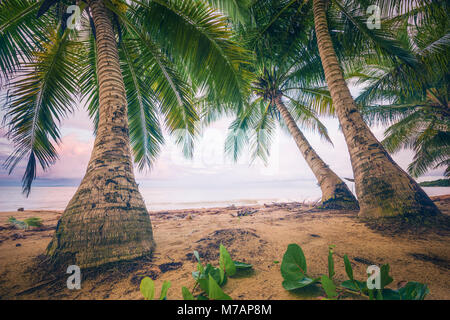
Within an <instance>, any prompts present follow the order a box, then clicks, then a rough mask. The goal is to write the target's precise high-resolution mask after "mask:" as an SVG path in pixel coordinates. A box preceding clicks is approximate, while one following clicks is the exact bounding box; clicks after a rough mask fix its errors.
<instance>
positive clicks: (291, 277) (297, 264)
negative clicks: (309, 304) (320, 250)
mask: <svg viewBox="0 0 450 320" xmlns="http://www.w3.org/2000/svg"><path fill="white" fill-rule="evenodd" d="M281 275H282V276H283V278H284V280H287V281H289V282H290V281H298V280H302V279H303V278H305V276H306V259H305V255H304V254H303V251H302V249H301V248H300V246H298V245H297V244H295V243H291V244H290V245H288V248H287V250H286V252H285V253H284V256H283V261H282V262H281Z"/></svg>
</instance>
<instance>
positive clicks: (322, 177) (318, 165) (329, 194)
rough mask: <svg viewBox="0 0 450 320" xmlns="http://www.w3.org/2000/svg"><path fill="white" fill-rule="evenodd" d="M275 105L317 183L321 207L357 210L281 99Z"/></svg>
mask: <svg viewBox="0 0 450 320" xmlns="http://www.w3.org/2000/svg"><path fill="white" fill-rule="evenodd" d="M275 105H276V106H277V109H278V111H279V112H280V114H281V115H282V117H283V119H284V122H285V123H286V125H287V127H288V129H289V132H290V133H291V135H292V137H293V138H294V140H295V143H296V144H297V146H298V148H299V149H300V152H301V153H302V155H303V158H305V160H306V163H307V164H308V165H309V167H310V168H311V170H312V172H313V173H314V175H315V176H316V178H317V181H319V185H320V189H321V190H322V207H323V208H329V209H358V208H359V206H358V201H357V200H356V198H355V196H354V195H353V194H352V193H351V191H350V190H349V189H348V187H347V185H346V184H345V182H344V181H342V180H341V179H340V178H339V177H338V176H337V174H336V173H334V172H333V170H331V169H330V168H329V167H328V165H327V164H326V163H325V162H323V160H322V159H321V158H320V157H319V155H318V154H317V153H316V152H315V151H314V149H313V148H312V147H311V145H310V144H309V142H308V140H306V138H305V136H304V135H303V133H302V132H301V131H300V129H299V128H298V126H297V124H296V123H295V120H294V118H292V115H291V114H290V113H289V111H288V109H287V108H286V106H285V105H284V103H283V102H282V101H281V97H278V98H276V99H275Z"/></svg>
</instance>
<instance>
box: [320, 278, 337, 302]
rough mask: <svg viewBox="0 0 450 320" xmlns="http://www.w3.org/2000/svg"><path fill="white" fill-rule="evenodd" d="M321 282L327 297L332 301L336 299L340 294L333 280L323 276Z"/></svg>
mask: <svg viewBox="0 0 450 320" xmlns="http://www.w3.org/2000/svg"><path fill="white" fill-rule="evenodd" d="M320 282H321V283H322V287H323V289H324V290H325V293H326V294H327V297H328V298H330V299H335V298H336V297H337V295H338V294H337V292H336V286H335V285H334V283H333V280H331V279H330V278H329V277H328V276H326V275H323V276H322V278H321V279H320Z"/></svg>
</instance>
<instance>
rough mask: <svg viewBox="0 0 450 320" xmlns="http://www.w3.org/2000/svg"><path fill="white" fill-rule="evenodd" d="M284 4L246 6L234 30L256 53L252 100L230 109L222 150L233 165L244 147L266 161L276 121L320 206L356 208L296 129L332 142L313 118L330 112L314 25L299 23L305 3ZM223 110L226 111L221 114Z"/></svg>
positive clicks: (306, 22) (335, 176) (325, 165)
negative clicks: (311, 32) (312, 182)
mask: <svg viewBox="0 0 450 320" xmlns="http://www.w3.org/2000/svg"><path fill="white" fill-rule="evenodd" d="M284 2H285V1H278V2H273V1H272V2H270V3H267V2H265V1H256V2H254V3H253V4H252V6H250V7H249V12H250V18H248V19H247V20H245V21H244V22H241V23H237V24H236V25H235V29H236V30H237V32H236V33H237V37H238V38H239V39H240V40H241V41H242V42H243V43H245V44H246V48H247V49H248V50H249V51H252V52H253V53H254V59H253V63H252V64H250V65H248V67H249V68H250V69H251V71H252V74H253V77H254V79H255V80H254V81H253V82H252V83H253V84H252V87H251V90H252V93H253V95H252V96H250V97H249V99H248V100H247V101H248V102H246V104H245V107H244V108H242V107H241V106H240V105H234V106H232V107H231V109H232V110H234V114H236V115H237V117H236V119H235V121H234V122H233V123H232V124H231V126H230V129H231V130H230V134H229V136H228V138H227V140H226V144H225V151H226V153H227V154H230V155H232V156H233V158H234V160H236V159H237V157H238V156H239V154H240V153H241V151H242V149H243V146H245V145H247V144H248V142H251V147H252V149H253V152H252V157H253V159H255V158H256V157H259V158H261V159H262V160H263V161H265V162H266V161H267V158H268V156H269V147H270V142H271V140H272V138H271V137H272V134H273V131H274V128H275V127H276V123H277V122H279V124H280V126H281V128H283V129H286V130H287V132H288V134H290V135H291V136H292V137H293V138H294V140H295V142H296V144H297V146H298V148H299V150H300V152H301V153H302V155H303V157H304V159H305V160H306V162H307V164H308V166H309V167H310V168H311V170H312V171H313V173H314V175H315V176H316V178H317V180H318V183H319V185H320V188H321V190H322V207H323V208H332V209H357V208H358V202H357V200H356V198H355V196H354V195H353V194H352V192H351V191H350V190H349V189H348V187H347V185H346V184H345V183H344V182H343V181H342V180H341V179H340V178H339V177H338V176H337V175H336V173H334V172H333V170H331V169H330V168H329V166H328V165H327V164H326V163H325V162H324V161H323V160H322V159H321V158H320V156H319V155H318V154H317V153H316V151H315V150H314V149H313V148H312V146H311V145H310V144H309V142H308V140H307V139H306V137H305V136H304V134H303V133H302V131H301V130H300V128H299V126H298V125H297V123H300V124H301V125H302V127H304V128H309V129H313V130H316V131H317V132H318V133H319V134H321V136H322V137H323V138H325V139H326V140H327V141H328V142H331V140H330V138H329V137H328V134H327V130H326V128H325V126H324V125H323V124H322V123H321V122H320V120H319V119H318V117H317V113H320V114H322V115H323V114H326V115H330V114H332V113H333V112H334V110H333V108H332V104H331V98H330V96H329V93H328V91H327V90H326V89H324V88H323V84H324V82H323V79H324V77H323V70H322V68H321V65H320V58H319V56H318V54H317V50H314V48H311V46H310V45H311V43H310V41H309V37H308V36H307V31H308V28H310V27H311V26H312V20H311V19H310V21H308V20H307V19H303V20H298V17H300V16H301V15H302V14H303V13H304V12H303V10H304V8H303V4H301V3H291V5H290V6H287V7H285V3H284ZM273 17H276V18H275V19H274V18H273ZM299 57H301V58H299ZM211 109H217V107H216V108H214V107H213V108H211V107H210V108H209V110H211ZM314 110H317V112H315V111H314ZM224 111H225V112H226V111H227V109H226V108H225V110H219V112H224ZM208 115H209V114H208ZM249 131H251V136H249Z"/></svg>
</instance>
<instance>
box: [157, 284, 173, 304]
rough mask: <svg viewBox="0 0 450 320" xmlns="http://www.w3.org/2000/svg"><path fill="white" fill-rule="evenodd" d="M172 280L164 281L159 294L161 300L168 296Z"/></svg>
mask: <svg viewBox="0 0 450 320" xmlns="http://www.w3.org/2000/svg"><path fill="white" fill-rule="evenodd" d="M170 285H171V283H170V281H167V280H166V281H164V283H163V285H162V287H161V295H160V296H159V300H165V299H166V297H167V291H169V288H170Z"/></svg>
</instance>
